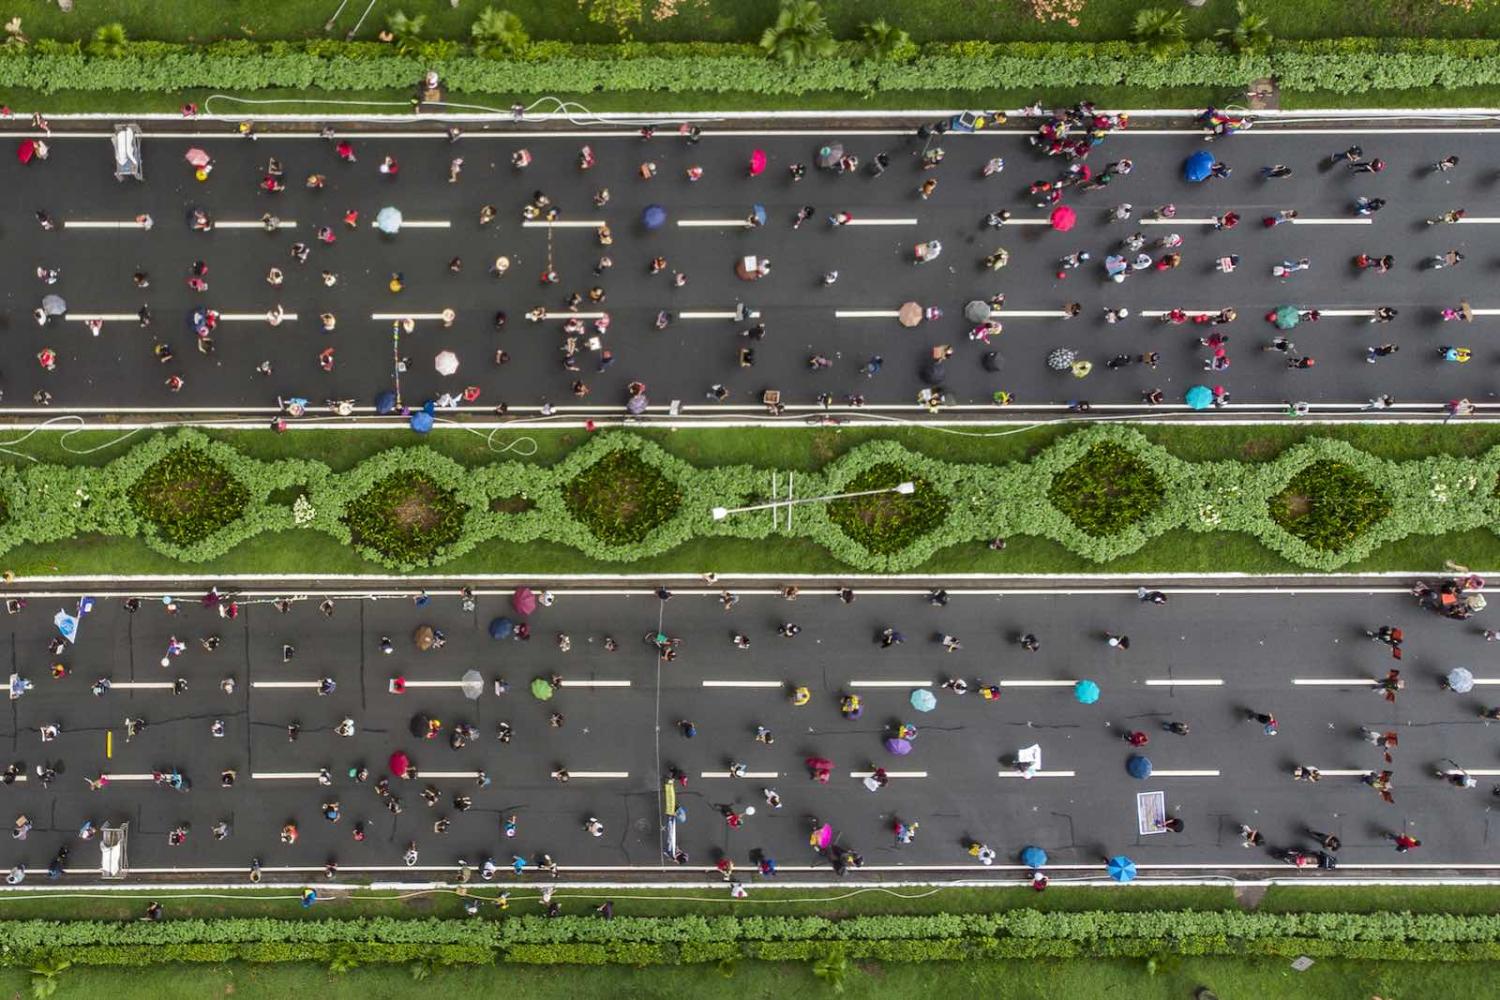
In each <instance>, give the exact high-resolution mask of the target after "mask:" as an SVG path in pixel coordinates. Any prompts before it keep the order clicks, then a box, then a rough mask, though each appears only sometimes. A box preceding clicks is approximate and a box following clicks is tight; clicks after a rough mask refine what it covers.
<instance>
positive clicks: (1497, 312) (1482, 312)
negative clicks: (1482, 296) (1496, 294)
mask: <svg viewBox="0 0 1500 1000" xmlns="http://www.w3.org/2000/svg"><path fill="white" fill-rule="evenodd" d="M1469 312H1471V313H1473V314H1474V315H1475V316H1500V309H1470V310H1469Z"/></svg>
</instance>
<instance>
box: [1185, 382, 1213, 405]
mask: <svg viewBox="0 0 1500 1000" xmlns="http://www.w3.org/2000/svg"><path fill="white" fill-rule="evenodd" d="M1182 399H1183V402H1185V403H1187V405H1189V406H1191V407H1192V408H1193V409H1195V410H1206V409H1208V408H1209V407H1210V406H1212V405H1213V404H1214V391H1213V390H1212V389H1210V388H1209V387H1208V386H1206V385H1195V386H1190V387H1189V388H1188V391H1187V394H1186V395H1184V396H1183V397H1182Z"/></svg>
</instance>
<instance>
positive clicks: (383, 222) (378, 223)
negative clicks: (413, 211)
mask: <svg viewBox="0 0 1500 1000" xmlns="http://www.w3.org/2000/svg"><path fill="white" fill-rule="evenodd" d="M375 228H376V229H378V230H380V231H381V232H382V233H385V234H386V235H387V236H395V235H396V234H397V233H399V232H400V231H401V209H399V208H392V207H391V206H390V205H387V206H386V207H385V208H382V209H381V210H380V211H379V212H377V213H376V214H375Z"/></svg>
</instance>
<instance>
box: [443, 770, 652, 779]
mask: <svg viewBox="0 0 1500 1000" xmlns="http://www.w3.org/2000/svg"><path fill="white" fill-rule="evenodd" d="M418 776H419V777H420V776H421V772H418ZM568 777H570V778H628V777H630V772H629V771H569V772H568Z"/></svg>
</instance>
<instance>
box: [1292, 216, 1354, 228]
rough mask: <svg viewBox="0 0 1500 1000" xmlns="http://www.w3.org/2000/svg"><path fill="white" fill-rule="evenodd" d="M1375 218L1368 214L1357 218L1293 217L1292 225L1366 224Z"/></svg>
mask: <svg viewBox="0 0 1500 1000" xmlns="http://www.w3.org/2000/svg"><path fill="white" fill-rule="evenodd" d="M1374 221H1375V220H1374V219H1372V218H1370V217H1369V216H1367V215H1366V216H1361V217H1360V218H1357V219H1293V220H1292V225H1294V226H1368V225H1370V224H1371V223H1373V222H1374Z"/></svg>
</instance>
